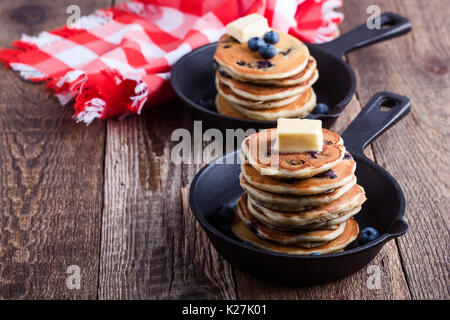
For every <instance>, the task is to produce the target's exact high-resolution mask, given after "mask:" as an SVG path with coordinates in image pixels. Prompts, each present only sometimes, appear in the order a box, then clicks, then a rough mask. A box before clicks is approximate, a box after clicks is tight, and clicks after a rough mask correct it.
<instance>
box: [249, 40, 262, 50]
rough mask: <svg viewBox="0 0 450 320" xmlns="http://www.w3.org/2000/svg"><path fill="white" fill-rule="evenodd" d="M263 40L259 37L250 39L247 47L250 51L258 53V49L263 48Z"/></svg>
mask: <svg viewBox="0 0 450 320" xmlns="http://www.w3.org/2000/svg"><path fill="white" fill-rule="evenodd" d="M264 44H265V43H264V40H263V39H262V38H260V37H253V38H250V39H249V40H248V42H247V46H248V48H249V49H250V50H252V51H258V49H259V47H261V46H263V45H264Z"/></svg>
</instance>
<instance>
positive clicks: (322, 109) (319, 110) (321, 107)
mask: <svg viewBox="0 0 450 320" xmlns="http://www.w3.org/2000/svg"><path fill="white" fill-rule="evenodd" d="M313 113H315V114H329V113H330V107H329V106H327V105H326V104H325V103H321V102H319V103H318V104H317V105H316V107H315V108H314V110H313Z"/></svg>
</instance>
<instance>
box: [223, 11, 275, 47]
mask: <svg viewBox="0 0 450 320" xmlns="http://www.w3.org/2000/svg"><path fill="white" fill-rule="evenodd" d="M267 31H270V28H269V24H268V23H267V19H266V18H264V17H263V16H261V15H259V14H257V13H253V14H250V15H248V16H245V17H242V18H239V19H237V20H235V21H233V22H230V23H229V24H227V33H228V35H230V36H231V37H233V38H235V39H236V40H238V41H239V42H241V43H244V42H247V41H248V39H250V38H252V37H262V36H263V35H264V33H266V32H267Z"/></svg>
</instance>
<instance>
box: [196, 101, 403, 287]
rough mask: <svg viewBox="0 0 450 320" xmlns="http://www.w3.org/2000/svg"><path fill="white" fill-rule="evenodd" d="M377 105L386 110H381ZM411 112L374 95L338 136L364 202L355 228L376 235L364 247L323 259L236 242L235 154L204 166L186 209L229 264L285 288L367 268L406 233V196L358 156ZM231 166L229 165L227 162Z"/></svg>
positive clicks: (237, 170) (238, 191)
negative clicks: (373, 231)
mask: <svg viewBox="0 0 450 320" xmlns="http://www.w3.org/2000/svg"><path fill="white" fill-rule="evenodd" d="M380 106H388V107H390V109H389V110H388V111H381V110H380ZM409 110H410V101H409V99H408V98H406V97H404V96H400V95H397V94H394V93H390V92H379V93H377V94H375V95H374V96H373V97H372V99H371V100H370V101H369V103H368V104H367V106H366V107H365V108H364V109H363V110H362V111H361V113H360V114H359V115H358V116H357V117H356V118H355V120H354V121H353V122H352V123H351V124H350V126H349V127H348V128H347V130H346V131H345V132H344V133H343V135H342V138H343V139H344V143H345V146H346V147H347V150H348V151H349V152H350V153H351V154H352V155H353V157H354V159H355V160H356V162H357V168H356V177H357V179H358V183H359V184H360V185H361V186H363V187H364V189H365V191H366V196H367V199H368V200H367V201H366V202H365V203H364V204H363V206H362V210H361V211H360V212H359V213H358V214H357V215H356V216H355V219H356V220H357V221H358V223H359V227H360V230H362V229H363V228H365V227H367V226H371V227H374V228H376V229H377V230H378V231H379V232H380V237H379V238H377V239H376V240H374V241H372V242H369V243H367V244H364V245H358V244H357V243H352V244H351V245H350V246H349V247H348V248H347V249H346V250H345V251H343V252H340V253H334V254H328V255H322V256H296V255H288V254H281V253H274V252H270V251H267V250H264V249H260V248H257V247H255V246H253V245H252V244H250V243H246V242H242V241H240V240H239V239H238V238H236V237H235V236H234V235H233V234H232V232H231V230H230V225H231V221H232V220H233V217H234V210H233V208H234V206H235V204H236V201H237V199H238V198H239V196H240V195H241V194H242V192H243V191H242V189H241V187H240V185H239V173H240V165H239V164H238V163H237V162H238V155H237V151H236V152H232V153H229V154H227V155H225V156H224V157H223V158H219V159H217V160H215V161H214V162H212V163H211V164H210V165H207V166H206V167H204V168H203V169H202V170H201V171H200V172H199V173H198V174H197V175H196V177H195V179H194V181H193V182H192V185H191V188H190V196H189V201H190V206H191V209H192V212H193V213H194V215H195V217H196V218H197V220H198V221H199V222H200V224H201V226H202V227H203V229H204V230H205V231H206V234H207V235H208V237H209V239H210V240H211V242H212V244H213V246H214V248H215V249H216V250H217V251H218V252H219V254H221V255H222V256H223V257H224V258H225V259H226V260H228V261H229V262H230V263H231V264H233V265H235V266H237V267H239V268H241V269H243V270H246V271H248V272H249V273H252V274H255V275H257V276H259V277H261V278H263V279H272V280H276V281H281V282H285V283H290V284H314V283H322V282H328V281H332V280H335V279H338V278H342V277H345V276H347V275H349V274H351V273H354V272H355V271H357V270H359V269H361V268H362V267H364V266H365V265H367V264H368V263H369V262H370V261H371V260H372V259H373V258H374V257H375V255H376V254H377V253H378V252H379V251H380V249H381V247H382V246H383V245H384V244H385V243H386V242H387V241H388V240H390V239H392V238H395V237H398V236H400V235H402V234H404V233H405V232H406V230H407V229H408V225H407V224H406V222H405V221H404V220H403V215H404V212H405V198H404V196H403V192H402V190H401V188H400V186H399V185H398V183H397V182H396V181H395V179H394V178H393V177H392V176H391V175H390V174H389V173H388V172H387V171H386V170H384V169H383V168H382V167H380V166H379V165H378V164H376V163H374V162H372V161H371V160H369V159H368V158H366V156H365V155H364V153H363V149H364V148H365V146H366V145H367V144H369V143H370V142H371V141H372V140H373V139H375V138H376V137H377V136H379V135H380V134H381V133H383V132H384V131H385V130H387V129H388V128H389V127H390V126H392V125H393V124H394V123H396V122H397V121H398V120H400V119H401V118H403V117H404V116H405V115H406V114H407V113H408V112H409ZM227 163H233V164H227Z"/></svg>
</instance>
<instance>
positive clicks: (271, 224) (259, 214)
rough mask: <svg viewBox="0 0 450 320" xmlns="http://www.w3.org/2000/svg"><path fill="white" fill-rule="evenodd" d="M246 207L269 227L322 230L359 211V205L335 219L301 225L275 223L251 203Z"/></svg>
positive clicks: (345, 219)
mask: <svg viewBox="0 0 450 320" xmlns="http://www.w3.org/2000/svg"><path fill="white" fill-rule="evenodd" d="M248 209H249V210H250V212H251V213H252V215H253V216H254V217H255V218H256V219H257V220H258V221H259V222H260V223H262V224H264V225H266V226H267V227H269V228H273V229H278V230H285V231H290V230H322V229H336V228H337V226H338V225H339V224H341V223H343V222H345V221H347V220H348V219H350V218H351V217H353V216H354V215H355V214H357V213H358V212H359V211H361V207H357V208H355V209H353V210H351V211H349V212H347V213H345V214H342V215H340V216H338V217H337V218H335V219H331V220H326V221H317V222H313V223H309V224H304V225H303V224H302V225H292V226H286V225H283V224H281V225H280V224H277V223H276V222H275V221H272V220H270V218H268V217H267V216H266V215H265V214H264V213H262V212H261V211H259V210H257V209H255V208H254V207H252V206H251V205H248Z"/></svg>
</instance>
